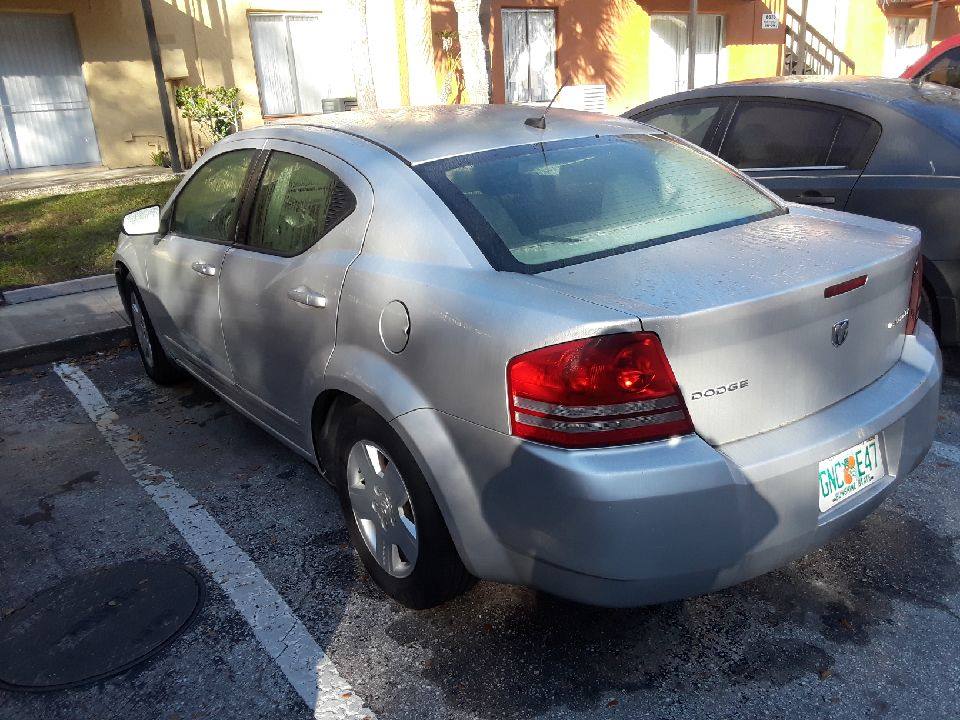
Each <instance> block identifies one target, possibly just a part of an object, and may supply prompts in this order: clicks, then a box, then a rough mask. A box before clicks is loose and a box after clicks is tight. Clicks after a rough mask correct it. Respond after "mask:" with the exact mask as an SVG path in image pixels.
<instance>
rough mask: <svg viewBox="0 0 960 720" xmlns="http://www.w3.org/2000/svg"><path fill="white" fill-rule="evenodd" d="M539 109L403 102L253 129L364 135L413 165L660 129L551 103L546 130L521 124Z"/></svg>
mask: <svg viewBox="0 0 960 720" xmlns="http://www.w3.org/2000/svg"><path fill="white" fill-rule="evenodd" d="M542 113H543V108H542V107H535V106H522V105H436V106H420V107H403V108H396V109H389V110H369V111H354V112H340V113H325V114H323V115H310V116H306V117H300V118H291V119H286V120H281V121H277V122H274V123H271V124H270V125H269V126H268V129H265V130H260V132H258V133H257V134H262V133H263V132H272V131H275V130H280V129H282V128H284V127H296V128H300V129H303V128H317V129H323V130H335V131H339V132H343V133H347V134H349V135H353V136H356V137H361V138H364V139H366V140H368V141H370V142H372V143H375V144H376V145H379V146H380V147H382V148H384V149H385V150H388V151H389V152H391V153H393V154H394V155H396V156H398V157H400V158H401V159H402V160H404V161H405V162H407V163H409V164H411V165H416V164H419V163H424V162H429V161H431V160H439V159H442V158H449V157H453V156H457V155H468V154H470V153H475V152H481V151H484V150H495V149H498V148H504V147H513V146H517V145H528V144H531V143H541V142H552V141H554V140H569V139H573V138H581V137H587V136H590V135H597V136H600V135H622V134H624V133H632V134H638V133H639V134H644V133H653V132H660V131H659V130H655V129H654V128H651V127H649V126H647V125H642V124H639V123H636V122H634V121H632V120H627V119H624V118H619V117H615V116H610V115H601V114H599V113H586V112H578V111H574V110H564V109H560V108H552V109H551V110H550V112H549V113H548V114H547V127H546V129H545V130H539V129H537V128H533V127H530V126H528V125H525V124H524V122H523V121H524V120H525V119H527V118H530V117H539V116H540V115H541V114H542ZM276 134H277V135H282V132H281V133H276Z"/></svg>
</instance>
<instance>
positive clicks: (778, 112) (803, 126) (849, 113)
mask: <svg viewBox="0 0 960 720" xmlns="http://www.w3.org/2000/svg"><path fill="white" fill-rule="evenodd" d="M624 115H625V117H630V118H633V119H635V120H642V121H643V122H646V123H650V124H651V125H655V126H657V127H659V128H661V129H663V130H667V131H668V132H671V133H674V134H675V135H679V136H680V137H683V138H685V139H687V140H689V141H690V142H693V143H696V144H697V145H700V146H701V147H703V148H705V149H707V150H709V151H710V152H712V153H714V154H717V155H719V156H720V157H721V158H723V159H724V160H726V161H727V162H729V163H730V164H731V165H734V166H735V167H737V168H739V169H740V170H743V171H744V172H746V173H747V174H748V175H750V176H752V177H753V178H754V179H756V180H758V181H760V182H761V183H763V184H764V185H766V186H767V187H769V188H770V189H771V190H773V191H774V192H776V193H778V194H779V195H781V196H782V197H783V198H784V199H786V200H789V201H792V202H798V203H805V204H807V205H816V206H820V207H829V208H833V209H836V210H845V211H847V212H852V213H858V214H861V215H869V216H871V217H877V218H883V219H886V220H894V221H896V222H900V223H906V224H909V225H915V226H917V227H919V228H920V230H921V231H922V234H923V255H924V258H925V260H926V263H925V266H924V275H925V277H924V298H923V305H922V309H921V316H922V317H925V319H926V320H927V322H928V323H929V324H930V325H931V326H932V327H934V328H935V330H936V331H937V333H938V335H939V337H940V340H941V342H942V343H943V344H956V343H958V342H960V329H958V322H960V314H958V310H957V296H958V294H960V237H958V229H960V91H958V90H956V89H954V88H949V87H944V86H942V85H936V84H933V83H923V84H919V83H911V82H909V81H906V80H887V79H882V78H857V77H834V78H820V77H802V76H794V77H783V78H771V79H767V80H750V81H745V82H737V83H729V84H726V85H717V86H713V87H706V88H700V89H698V90H693V91H690V92H684V93H679V94H677V95H671V96H668V97H664V98H659V99H657V100H654V101H651V102H649V103H646V104H645V105H640V106H639V107H636V108H634V109H633V110H630V111H628V112H627V113H624Z"/></svg>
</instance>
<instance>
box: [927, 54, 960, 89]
mask: <svg viewBox="0 0 960 720" xmlns="http://www.w3.org/2000/svg"><path fill="white" fill-rule="evenodd" d="M920 74H921V75H924V76H926V79H927V80H928V81H930V82H935V83H940V84H941V85H949V86H950V87H955V88H960V47H955V48H951V49H950V50H947V51H946V52H945V53H944V54H943V55H941V56H940V57H938V58H937V59H936V60H934V61H933V62H932V63H930V64H929V65H927V66H926V67H925V68H924V69H923V70H922V71H921V72H920Z"/></svg>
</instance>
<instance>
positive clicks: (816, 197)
mask: <svg viewBox="0 0 960 720" xmlns="http://www.w3.org/2000/svg"><path fill="white" fill-rule="evenodd" d="M800 202H802V203H805V204H807V205H833V204H834V203H836V202H837V199H836V198H835V197H834V196H833V195H823V194H821V193H820V192H819V191H817V190H807V191H806V192H802V193H800Z"/></svg>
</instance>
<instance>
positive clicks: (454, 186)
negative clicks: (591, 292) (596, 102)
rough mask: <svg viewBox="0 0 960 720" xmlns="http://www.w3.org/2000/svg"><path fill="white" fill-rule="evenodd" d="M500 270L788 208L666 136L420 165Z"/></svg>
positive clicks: (537, 266)
mask: <svg viewBox="0 0 960 720" xmlns="http://www.w3.org/2000/svg"><path fill="white" fill-rule="evenodd" d="M416 169H417V170H418V171H419V172H420V173H421V175H422V176H423V177H424V179H425V180H426V181H427V182H428V183H430V185H431V186H432V187H433V188H434V189H435V190H436V191H437V193H438V194H439V195H440V196H441V197H442V198H443V199H444V201H445V202H446V203H447V205H448V206H449V207H450V208H451V210H453V212H454V213H455V214H456V215H457V217H458V219H459V220H460V221H461V223H463V225H464V227H465V228H466V229H467V230H468V231H469V232H470V233H471V235H472V236H473V237H474V239H475V240H476V241H477V244H478V245H479V246H480V248H481V249H482V250H483V252H484V254H485V255H486V256H487V258H489V259H490V261H491V263H492V264H493V265H494V267H497V268H498V269H510V270H518V271H522V272H535V271H538V270H546V269H548V268H550V267H559V266H562V265H567V264H570V263H572V262H581V261H584V260H588V259H592V258H595V257H602V256H604V255H611V254H614V253H617V252H624V251H627V250H633V249H637V248H641V247H644V246H647V245H652V244H656V243H659V242H665V241H667V240H669V239H675V238H677V237H682V236H686V235H693V234H696V233H701V232H707V231H708V230H710V229H716V228H718V227H724V226H729V225H734V224H738V223H743V222H747V221H749V220H753V219H757V218H758V217H761V216H765V215H767V214H772V213H776V212H781V208H780V207H779V206H778V205H777V204H775V203H774V202H773V201H772V200H770V198H768V197H767V196H766V195H764V194H763V193H761V192H760V191H758V190H756V189H755V188H754V187H752V186H751V185H749V184H748V183H746V182H745V181H744V180H743V179H742V178H741V177H739V176H738V175H737V174H736V173H734V172H732V171H730V170H729V169H727V168H726V167H724V166H722V165H720V164H719V163H717V162H715V161H714V160H712V159H711V158H710V156H708V155H705V154H704V153H702V152H700V151H697V150H693V149H691V148H689V147H686V146H685V145H681V144H679V143H677V142H675V141H674V140H671V139H669V138H668V137H667V136H666V135H661V134H656V135H641V134H636V135H623V136H619V137H615V136H614V137H611V136H606V137H601V138H596V139H593V138H588V139H581V140H571V141H560V142H552V143H545V144H542V145H541V144H536V145H523V146H519V147H514V148H505V149H503V150H493V151H488V152H481V153H476V154H473V155H466V156H460V157H454V158H450V159H446V160H439V161H436V162H433V163H427V164H425V165H421V166H418V167H417V168H416Z"/></svg>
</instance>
